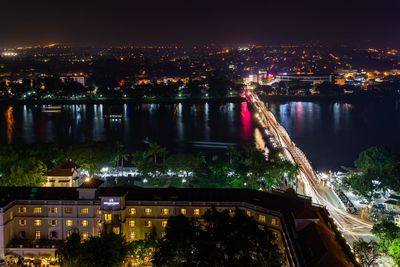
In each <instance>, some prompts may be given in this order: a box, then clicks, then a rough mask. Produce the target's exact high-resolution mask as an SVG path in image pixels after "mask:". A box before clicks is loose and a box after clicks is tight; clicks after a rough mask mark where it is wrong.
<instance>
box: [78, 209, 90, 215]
mask: <svg viewBox="0 0 400 267" xmlns="http://www.w3.org/2000/svg"><path fill="white" fill-rule="evenodd" d="M80 211H81V214H89V208H81V209H80Z"/></svg>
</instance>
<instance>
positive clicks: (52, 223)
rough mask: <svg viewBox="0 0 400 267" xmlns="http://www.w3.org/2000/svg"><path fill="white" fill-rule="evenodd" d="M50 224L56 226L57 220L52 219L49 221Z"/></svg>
mask: <svg viewBox="0 0 400 267" xmlns="http://www.w3.org/2000/svg"><path fill="white" fill-rule="evenodd" d="M49 224H50V225H51V226H56V225H57V220H50V221H49Z"/></svg>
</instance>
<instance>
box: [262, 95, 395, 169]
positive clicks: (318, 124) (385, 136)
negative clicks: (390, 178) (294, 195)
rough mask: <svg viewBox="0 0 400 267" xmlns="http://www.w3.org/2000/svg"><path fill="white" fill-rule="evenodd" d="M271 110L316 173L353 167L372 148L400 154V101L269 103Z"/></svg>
mask: <svg viewBox="0 0 400 267" xmlns="http://www.w3.org/2000/svg"><path fill="white" fill-rule="evenodd" d="M268 107H269V109H270V110H271V111H272V112H273V113H274V115H275V116H276V118H277V120H278V121H279V122H280V123H281V124H282V125H283V126H284V127H285V128H286V129H287V131H288V133H289V135H290V136H291V138H292V140H293V141H294V142H295V143H296V144H297V145H298V146H299V147H300V148H301V149H302V150H303V152H304V153H305V154H306V155H307V157H308V158H309V160H310V162H311V164H312V165H313V167H314V168H315V169H316V170H319V171H327V170H341V167H342V166H345V167H351V166H353V162H354V160H355V159H356V158H357V156H358V154H359V153H360V152H361V151H363V150H364V149H366V148H369V147H371V146H377V145H384V146H388V147H390V148H392V149H394V150H395V151H398V152H400V100H381V99H379V100H377V99H363V100H353V101H346V102H337V101H330V100H317V101H310V102H308V101H281V100H280V101H274V100H268Z"/></svg>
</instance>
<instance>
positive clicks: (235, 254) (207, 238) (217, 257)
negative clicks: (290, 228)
mask: <svg viewBox="0 0 400 267" xmlns="http://www.w3.org/2000/svg"><path fill="white" fill-rule="evenodd" d="M202 219H203V220H204V228H205V229H204V231H202V232H201V234H202V236H201V237H200V238H201V245H200V249H199V250H200V251H199V254H200V255H199V261H200V262H201V264H200V266H282V263H283V261H284V256H283V253H282V251H281V249H280V248H279V247H278V245H277V244H276V242H275V240H276V239H275V237H274V235H273V234H272V232H271V231H270V230H269V229H267V228H266V227H260V226H259V225H258V223H257V221H255V220H254V219H253V218H252V217H250V216H248V215H247V214H246V213H245V212H244V211H243V210H241V209H236V210H235V211H234V212H233V214H232V212H230V211H229V210H223V211H221V212H220V211H217V210H216V209H215V208H211V209H210V210H207V212H206V213H205V214H204V216H202Z"/></svg>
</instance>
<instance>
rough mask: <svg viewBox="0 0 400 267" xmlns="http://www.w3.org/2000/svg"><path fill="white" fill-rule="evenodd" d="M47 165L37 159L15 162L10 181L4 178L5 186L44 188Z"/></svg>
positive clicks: (9, 177)
mask: <svg viewBox="0 0 400 267" xmlns="http://www.w3.org/2000/svg"><path fill="white" fill-rule="evenodd" d="M46 173H47V167H46V165H45V164H44V163H43V162H42V161H40V160H38V159H36V158H31V157H30V158H27V159H24V160H19V161H18V162H15V163H14V164H13V165H12V166H11V169H10V175H9V176H8V179H7V178H6V177H4V179H1V180H2V184H3V186H42V185H43V184H44V183H45V182H46Z"/></svg>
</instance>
